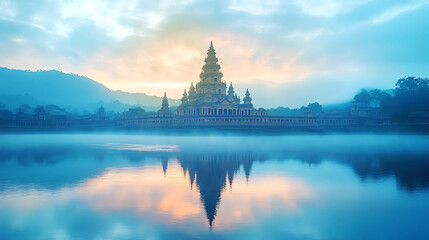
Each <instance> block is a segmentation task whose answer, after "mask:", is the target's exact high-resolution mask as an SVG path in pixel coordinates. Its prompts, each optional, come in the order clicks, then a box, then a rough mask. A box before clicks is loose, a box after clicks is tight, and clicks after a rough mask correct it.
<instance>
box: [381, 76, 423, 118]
mask: <svg viewBox="0 0 429 240" xmlns="http://www.w3.org/2000/svg"><path fill="white" fill-rule="evenodd" d="M381 108H382V111H383V112H384V113H386V114H387V115H389V116H390V117H391V118H392V119H393V120H396V121H397V122H406V121H409V120H410V118H412V117H413V116H416V115H426V116H429V79H427V78H421V77H405V78H401V79H399V80H398V81H397V83H396V88H395V90H394V96H393V97H391V98H390V99H389V98H384V99H383V100H382V101H381Z"/></svg>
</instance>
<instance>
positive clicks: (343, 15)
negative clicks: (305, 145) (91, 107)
mask: <svg viewBox="0 0 429 240" xmlns="http://www.w3.org/2000/svg"><path fill="white" fill-rule="evenodd" d="M0 39H1V40H0V66H1V67H7V68H14V69H28V70H38V69H41V70H50V69H57V70H60V71H63V72H71V73H76V74H79V75H83V76H87V77H90V78H92V79H94V80H96V81H98V82H101V83H103V84H104V85H106V86H107V87H109V88H110V89H119V90H123V91H129V92H144V93H147V94H149V95H158V96H162V94H163V93H164V92H167V95H168V96H169V97H171V98H180V97H181V94H182V93H183V89H185V88H189V85H190V83H191V82H194V83H196V82H198V81H199V73H200V71H201V67H202V65H203V63H204V58H205V56H206V53H207V49H208V47H209V44H210V41H211V40H212V41H213V44H214V47H215V49H216V52H217V56H218V58H219V64H220V65H221V70H222V72H223V74H224V77H223V80H224V81H226V82H227V83H228V85H229V83H230V82H233V85H234V88H235V90H236V91H237V93H238V94H239V96H241V97H243V96H244V93H245V91H246V89H247V88H249V91H250V93H251V96H252V98H253V102H254V104H255V106H257V107H275V106H288V107H299V106H301V105H307V104H308V103H310V102H316V101H317V102H319V103H321V104H332V103H338V102H343V101H347V100H349V99H351V98H352V97H353V95H354V94H355V93H356V92H358V91H359V90H360V89H361V88H381V89H389V88H393V87H394V86H395V83H396V81H397V80H398V79H399V78H402V77H405V76H420V77H429V0H402V1H396V0H289V1H287V0H285V1H280V0H228V1H227V0H225V1H224V0H217V1H209V0H206V1H203V0H199V1H198V0H181V1H172V0H159V1H146V0H127V1H117V0H92V1H88V0H31V1H28V0H0Z"/></svg>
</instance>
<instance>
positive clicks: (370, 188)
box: [0, 133, 429, 239]
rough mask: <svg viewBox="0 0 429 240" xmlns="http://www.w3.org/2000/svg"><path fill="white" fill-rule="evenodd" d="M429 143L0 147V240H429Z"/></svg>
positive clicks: (225, 141)
mask: <svg viewBox="0 0 429 240" xmlns="http://www.w3.org/2000/svg"><path fill="white" fill-rule="evenodd" d="M428 143H429V136H427V135H395V134H386V135H381V134H378V135H376V134H350V135H347V134H340V135H311V134H308V135H287V136H283V135H275V136H258V135H253V136H246V135H243V134H242V135H215V134H212V135H210V136H203V135H202V134H196V135H186V136H184V135H173V134H172V135H168V136H165V135H156V134H152V135H145V134H135V135H130V134H114V133H112V134H40V135H37V134H31V135H2V137H1V138H0V213H1V214H0V239H218V238H223V239H287V238H292V239H428V238H429V232H428V230H427V219H429V205H428V204H427V203H428V202H429V148H428Z"/></svg>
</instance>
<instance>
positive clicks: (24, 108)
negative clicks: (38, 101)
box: [18, 104, 34, 114]
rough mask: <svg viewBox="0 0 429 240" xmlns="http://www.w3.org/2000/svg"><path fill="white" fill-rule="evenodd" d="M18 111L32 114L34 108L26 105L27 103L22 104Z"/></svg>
mask: <svg viewBox="0 0 429 240" xmlns="http://www.w3.org/2000/svg"><path fill="white" fill-rule="evenodd" d="M18 112H22V113H27V114H33V113H34V109H33V108H32V107H31V106H30V105H28V104H22V105H21V107H19V110H18Z"/></svg>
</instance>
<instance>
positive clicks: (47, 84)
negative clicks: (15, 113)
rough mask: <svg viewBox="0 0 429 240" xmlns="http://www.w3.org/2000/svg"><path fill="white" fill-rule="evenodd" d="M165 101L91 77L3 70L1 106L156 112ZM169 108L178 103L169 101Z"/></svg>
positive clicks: (0, 79) (51, 71) (55, 71)
mask: <svg viewBox="0 0 429 240" xmlns="http://www.w3.org/2000/svg"><path fill="white" fill-rule="evenodd" d="M161 101H162V98H161V97H157V96H148V95H146V94H145V93H128V92H123V91H117V90H116V91H112V90H110V89H109V88H107V87H106V86H104V85H103V84H101V83H99V82H96V81H94V80H92V79H90V78H88V77H85V76H79V75H76V74H72V73H63V72H60V71H57V70H50V71H40V70H39V71H35V72H34V71H28V70H15V69H8V68H4V67H0V105H4V106H6V107H9V108H16V106H17V105H20V104H23V103H28V104H30V105H38V104H43V105H46V104H55V105H58V106H62V107H65V108H68V109H70V110H73V111H82V110H94V109H93V108H94V107H97V106H99V105H103V106H104V107H105V108H106V109H109V105H111V106H112V109H111V110H114V111H122V110H125V109H127V108H129V107H130V106H133V105H138V106H141V107H144V108H145V109H146V110H149V111H153V110H155V109H157V108H159V106H160V105H161ZM169 101H170V105H177V104H178V103H179V101H178V100H175V99H169Z"/></svg>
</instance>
